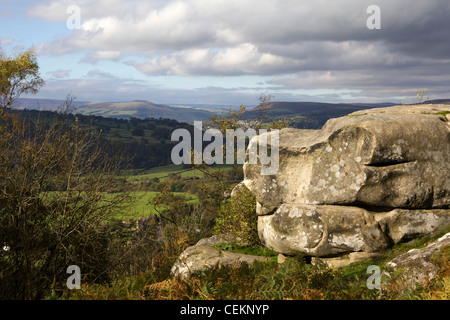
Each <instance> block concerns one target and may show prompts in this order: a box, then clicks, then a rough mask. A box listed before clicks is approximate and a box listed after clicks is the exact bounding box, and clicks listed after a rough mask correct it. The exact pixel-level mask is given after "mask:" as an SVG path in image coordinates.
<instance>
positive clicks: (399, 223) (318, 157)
mask: <svg viewBox="0 0 450 320" xmlns="http://www.w3.org/2000/svg"><path fill="white" fill-rule="evenodd" d="M442 111H450V106H448V105H420V106H398V107H391V108H383V109H371V110H364V111H360V112H356V113H353V114H350V115H348V116H346V117H342V118H337V119H331V120H329V121H328V122H327V123H326V124H325V126H324V127H323V128H322V130H298V129H284V130H281V131H280V133H279V170H278V173H276V174H274V175H270V176H264V175H261V168H262V167H263V165H254V164H249V163H246V164H245V165H244V174H245V180H244V183H245V185H246V186H247V187H248V188H249V189H250V190H251V191H252V192H253V193H254V194H255V196H256V199H257V202H258V205H257V214H258V216H259V217H258V229H259V235H260V238H261V240H262V242H263V243H264V244H265V245H266V246H268V247H269V248H271V249H273V250H275V251H278V252H280V253H284V254H293V253H298V252H301V253H306V254H309V255H312V256H320V257H326V256H336V255H341V254H346V253H349V252H359V251H363V252H376V251H380V250H383V249H384V248H387V247H388V246H390V245H391V244H393V243H397V242H400V241H404V240H408V239H411V238H413V237H415V236H419V235H422V234H428V233H431V232H433V231H435V230H436V229H439V228H441V227H443V226H446V225H449V224H450V210H449V208H450V122H449V120H450V119H449V117H448V116H449V115H447V116H445V115H442ZM439 113H441V114H439ZM267 134H268V135H270V133H267ZM262 141H268V142H267V143H270V141H271V139H270V137H269V138H267V139H262ZM254 143H258V139H257V137H256V138H254V139H253V140H252V141H251V144H254Z"/></svg>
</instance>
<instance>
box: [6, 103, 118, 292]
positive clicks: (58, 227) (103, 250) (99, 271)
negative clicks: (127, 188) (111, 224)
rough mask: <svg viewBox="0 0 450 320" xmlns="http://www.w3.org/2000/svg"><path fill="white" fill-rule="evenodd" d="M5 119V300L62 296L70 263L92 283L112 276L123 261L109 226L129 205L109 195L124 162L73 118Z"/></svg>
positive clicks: (61, 116) (12, 116)
mask: <svg viewBox="0 0 450 320" xmlns="http://www.w3.org/2000/svg"><path fill="white" fill-rule="evenodd" d="M1 120H2V121H1V122H0V190H1V193H0V244H2V247H5V248H7V249H8V250H2V251H0V278H1V282H2V285H1V288H0V297H1V298H3V299H5V298H6V299H42V298H44V297H45V296H47V295H49V294H50V293H51V292H56V291H61V290H62V289H64V280H65V279H66V278H67V274H66V269H67V267H68V266H70V265H77V266H79V267H80V268H81V271H82V273H83V274H90V276H91V280H92V279H95V278H97V279H99V278H101V277H102V276H106V275H107V272H106V270H108V268H110V267H111V265H112V264H113V263H114V262H116V261H117V260H118V257H117V256H114V257H113V256H112V254H114V253H117V251H114V250H108V249H111V248H110V242H109V241H108V233H107V232H106V231H105V230H106V229H105V228H104V226H105V223H106V221H107V218H108V217H109V216H110V215H111V214H112V213H115V212H116V211H117V210H119V209H120V208H121V206H122V205H124V204H125V201H126V196H125V195H124V194H115V193H111V187H112V186H114V185H117V182H116V180H117V175H116V169H117V168H118V161H117V160H118V158H117V159H116V158H110V157H108V156H107V155H106V153H105V152H103V148H102V144H101V140H100V136H99V134H98V132H96V130H82V129H81V128H80V127H79V125H78V121H77V119H75V121H69V120H68V113H62V114H55V115H54V117H53V118H50V119H42V118H39V119H30V120H29V121H26V120H24V119H19V118H18V117H17V116H16V115H14V114H13V113H12V111H9V112H6V113H5V114H4V115H3V117H2V119H1Z"/></svg>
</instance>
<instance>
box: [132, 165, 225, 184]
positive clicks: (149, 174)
mask: <svg viewBox="0 0 450 320" xmlns="http://www.w3.org/2000/svg"><path fill="white" fill-rule="evenodd" d="M231 169H232V167H231V166H226V165H222V166H215V167H213V170H215V171H218V170H231ZM170 175H180V176H181V178H182V179H190V178H199V179H201V178H203V177H204V176H205V174H204V173H203V172H201V171H200V170H197V169H193V168H185V167H183V165H175V164H172V165H168V166H162V167H156V168H152V169H149V170H144V171H142V170H130V171H128V172H126V173H125V177H126V179H127V181H142V180H152V179H154V178H158V179H159V180H160V182H162V181H164V180H166V179H168V178H169V176H170Z"/></svg>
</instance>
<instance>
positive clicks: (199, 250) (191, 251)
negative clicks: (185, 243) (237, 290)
mask: <svg viewBox="0 0 450 320" xmlns="http://www.w3.org/2000/svg"><path fill="white" fill-rule="evenodd" d="M235 240H236V238H235V237H234V236H230V235H220V236H213V237H210V238H205V239H201V240H200V241H199V242H197V244H195V245H194V246H191V247H188V248H187V249H186V250H184V251H183V252H182V253H181V255H180V256H179V257H178V259H177V261H176V262H175V264H174V265H173V266H172V269H171V274H172V275H173V276H176V277H181V278H188V277H190V276H191V274H193V273H195V272H200V271H204V270H206V269H208V268H214V267H215V266H233V265H235V264H241V263H247V264H249V265H251V264H253V263H254V262H255V261H268V260H269V258H268V257H262V256H255V255H249V254H243V253H235V252H230V251H227V250H219V249H217V248H215V247H214V245H215V244H220V243H229V242H233V241H235Z"/></svg>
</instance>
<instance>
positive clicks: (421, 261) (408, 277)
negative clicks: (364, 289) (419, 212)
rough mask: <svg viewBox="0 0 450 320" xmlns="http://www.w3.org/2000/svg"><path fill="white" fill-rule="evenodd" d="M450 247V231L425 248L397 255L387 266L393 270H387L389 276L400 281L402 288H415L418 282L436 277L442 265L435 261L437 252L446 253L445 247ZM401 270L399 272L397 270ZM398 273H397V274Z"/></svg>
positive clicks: (424, 281)
mask: <svg viewBox="0 0 450 320" xmlns="http://www.w3.org/2000/svg"><path fill="white" fill-rule="evenodd" d="M446 247H447V248H448V247H450V233H447V234H445V235H444V236H442V237H441V238H439V239H438V240H436V241H434V242H432V243H430V244H428V245H427V246H426V247H424V248H420V249H412V250H410V251H408V252H406V253H404V254H401V255H399V256H397V257H395V258H394V259H393V260H391V261H390V262H388V263H387V264H386V266H387V267H388V268H391V269H392V271H393V272H387V273H388V274H389V277H391V278H392V277H394V278H397V279H392V280H396V281H397V282H398V283H400V284H401V285H400V288H399V289H400V290H402V291H405V290H413V289H415V288H416V286H417V284H422V285H423V284H425V283H426V281H430V280H432V279H434V278H435V277H436V276H437V274H438V272H439V270H440V266H439V265H438V264H436V263H435V262H434V261H433V257H434V256H435V255H436V254H445V253H444V251H443V250H444V248H446ZM397 270H401V271H402V272H400V273H397V272H395V271H397ZM396 273H397V275H396Z"/></svg>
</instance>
